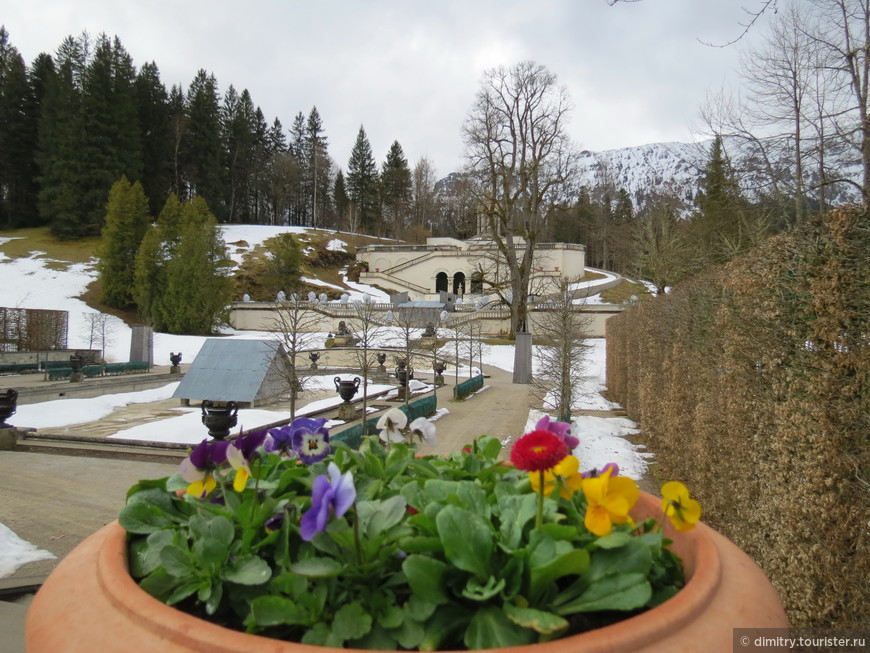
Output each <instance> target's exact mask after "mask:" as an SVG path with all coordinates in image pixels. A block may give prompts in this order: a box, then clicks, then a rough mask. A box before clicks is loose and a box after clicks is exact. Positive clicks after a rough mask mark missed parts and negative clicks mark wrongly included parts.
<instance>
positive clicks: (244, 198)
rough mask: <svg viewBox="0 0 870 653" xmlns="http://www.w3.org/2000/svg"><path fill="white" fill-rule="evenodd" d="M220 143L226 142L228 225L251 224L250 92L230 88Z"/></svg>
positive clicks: (252, 123) (252, 142)
mask: <svg viewBox="0 0 870 653" xmlns="http://www.w3.org/2000/svg"><path fill="white" fill-rule="evenodd" d="M220 115H221V141H222V143H223V150H224V152H223V158H224V175H225V179H226V180H227V183H226V185H225V187H224V193H223V205H224V207H225V213H226V219H227V221H229V222H249V221H250V203H249V192H250V188H249V187H250V178H251V171H252V167H253V160H254V147H255V141H256V133H255V131H254V130H255V127H256V125H255V120H256V115H255V109H254V104H253V102H252V101H251V96H250V94H249V93H248V91H247V89H245V90H244V91H242V93H241V95H239V94H238V92H237V91H236V89H235V88H234V87H233V86H232V85H230V87H229V88H228V89H227V92H226V94H225V95H224V101H223V105H222V106H221V114H220Z"/></svg>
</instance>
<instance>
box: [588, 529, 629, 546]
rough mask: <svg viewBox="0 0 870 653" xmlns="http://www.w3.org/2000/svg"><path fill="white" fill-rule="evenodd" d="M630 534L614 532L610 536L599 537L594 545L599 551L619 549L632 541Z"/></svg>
mask: <svg viewBox="0 0 870 653" xmlns="http://www.w3.org/2000/svg"><path fill="white" fill-rule="evenodd" d="M632 539H633V538H632V536H631V534H630V533H626V532H625V531H614V532H612V533H611V534H610V535H605V536H604V537H599V538H598V539H597V540H595V542H594V544H595V546H596V547H598V548H599V549H618V548H620V547H623V546H625V545H626V544H628V543H629V542H631V541H632Z"/></svg>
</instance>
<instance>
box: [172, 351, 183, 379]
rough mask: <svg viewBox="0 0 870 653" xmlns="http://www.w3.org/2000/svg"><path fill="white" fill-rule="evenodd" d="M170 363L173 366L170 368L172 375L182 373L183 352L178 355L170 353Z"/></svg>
mask: <svg viewBox="0 0 870 653" xmlns="http://www.w3.org/2000/svg"><path fill="white" fill-rule="evenodd" d="M169 362H170V363H171V364H172V366H171V367H170V368H169V373H170V374H179V373H180V372H181V352H178V353H177V354H176V353H174V352H169Z"/></svg>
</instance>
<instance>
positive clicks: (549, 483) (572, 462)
mask: <svg viewBox="0 0 870 653" xmlns="http://www.w3.org/2000/svg"><path fill="white" fill-rule="evenodd" d="M543 476H544V478H543V484H544V490H543V491H544V496H548V497H549V496H553V493H554V492H555V491H556V488H559V494H560V495H561V496H562V498H564V499H570V498H571V495H572V494H574V493H575V492H576V491H578V490H579V489H580V488H581V487H582V485H583V477H582V476H581V475H580V461H579V460H577V458H575V457H574V456H565V457H564V458H563V459H562V460H561V461H560V462H559V464H558V465H556V466H555V467H553V469H548V470H546V471H545V472H544V474H543ZM529 481H531V484H532V490H534V491H535V492H540V491H541V482H542V479H541V474H536V473H530V474H529Z"/></svg>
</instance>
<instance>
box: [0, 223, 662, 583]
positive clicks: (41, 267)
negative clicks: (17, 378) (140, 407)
mask: <svg viewBox="0 0 870 653" xmlns="http://www.w3.org/2000/svg"><path fill="white" fill-rule="evenodd" d="M223 229H224V240H225V241H226V242H227V243H233V242H239V241H242V240H244V241H246V242H247V243H248V244H249V246H251V247H253V246H254V245H256V244H258V243H261V242H263V241H264V240H266V239H267V238H271V237H272V236H274V235H276V234H278V233H286V232H288V231H291V232H293V231H296V232H298V231H306V229H304V228H301V227H300V228H294V227H267V226H262V225H232V226H224V227H223ZM230 249H231V250H233V249H235V250H241V249H242V248H239V247H233V246H232V245H230ZM237 253H238V252H237ZM239 260H240V259H239ZM47 263H50V261H49V259H48V258H46V257H45V256H44V254H40V253H34V254H33V255H31V256H30V257H28V258H18V259H9V258H0V278H3V279H14V280H15V283H6V284H0V306H7V307H20V308H41V309H56V310H65V311H68V312H69V346H70V348H84V347H86V346H87V341H86V339H85V331H84V325H85V320H84V314H85V313H90V312H93V309H91V308H90V307H88V306H87V305H86V304H85V303H84V302H82V301H81V300H79V299H76V297H78V296H79V295H81V294H82V293H83V292H84V290H85V289H86V287H87V285H88V284H89V283H90V282H91V281H92V280H93V279H94V278H95V276H96V271H95V266H94V263H93V262H91V263H88V264H74V265H70V266H68V268H67V269H66V270H65V271H58V270H51V269H49V268H48V267H46V264H47ZM598 282H599V283H602V282H603V280H598ZM345 283H346V284H347V286H348V288H351V290H350V291H349V292H348V294H349V295H350V299H351V301H359V300H364V299H365V297H366V296H369V297H371V299H372V300H373V301H376V302H381V301H388V299H389V298H388V297H387V295H386V293H383V292H381V291H379V290H377V289H375V288H372V287H370V286H366V285H364V284H357V283H353V282H348V281H346V280H345ZM111 320H112V324H113V326H114V333H113V335H112V337H111V341H110V343H109V346H108V347H107V351H106V359H107V360H108V361H126V360H128V358H129V351H130V328H129V327H127V326H126V325H125V324H124V323H123V322H122V321H121V320H118V319H116V318H114V317H112V318H111ZM223 335H225V336H226V337H231V338H239V339H257V338H270V337H272V336H271V334H269V333H267V332H259V331H233V330H227V331H226V332H225V333H224V334H223ZM321 336H322V337H323V338H324V339H325V337H326V334H318V337H321ZM412 337H415V336H412ZM399 339H402V335H401V329H399V328H397V327H392V328H390V327H388V328H382V329H380V330H379V332H378V341H379V342H380V343H381V344H383V345H395V344H396V342H397V341H398V340H399ZM204 342H205V338H203V337H199V336H176V335H169V334H165V333H155V334H154V359H155V361H156V362H157V363H158V364H168V362H169V354H170V352H178V351H180V352H182V353H183V355H184V359H183V360H184V362H186V363H188V362H191V361H193V359H194V358H196V354H197V353H198V352H199V350H200V348H201V347H202V345H203V343H204ZM587 342H588V344H590V345H591V348H590V350H589V353H588V357H587V358H588V363H587V366H586V369H584V371H583V377H582V378H583V381H582V383H581V384H580V385H581V387H582V392H581V393H579V396H578V400H577V401H576V402H575V405H574V407H573V408H574V410H609V409H611V408H613V407H614V406H615V405H614V404H612V403H610V402H608V401H607V400H606V399H604V397H602V396H601V394H600V391H601V389H602V388H604V387H605V383H606V379H605V365H604V361H605V353H606V343H605V341H604V340H603V339H590V340H589V341H587ZM484 349H485V352H484V354H483V363H484V364H487V365H492V366H494V367H499V368H501V369H504V370H508V371H512V370H513V358H514V348H513V346H511V345H493V346H489V347H485V348H484ZM444 353H446V354H448V355H452V353H453V348H452V347H450V346H449V345H448V346H447V348H446V351H445V352H444ZM474 362H477V358H476V357H475V361H474ZM471 371H472V373H474V372H476V371H477V369H476V368H473V369H472V370H471ZM451 372H453V373H454V374H455V371H454V370H453V369H451V370H449V371H448V372H447V374H448V375H449V374H450V373H451ZM468 374H469V370H468V368H467V367H466V366H464V365H461V366H460V368H459V375H460V377H467V376H468ZM334 377H335V374H331V375H326V376H324V377H322V379H321V380H319V381H316V382H315V383H319V384H321V385H322V386H323V387H324V388H325V389H328V390H332V389H334V384H333V381H332V380H333V379H334ZM176 385H177V384H174V383H173V384H168V385H166V386H164V387H162V388H156V389H153V390H146V391H142V392H134V393H123V394H120V393H119V394H114V395H105V396H103V397H96V398H93V399H58V400H55V401H52V402H45V403H42V404H29V405H21V406H19V407H18V412H17V413H16V414H15V417H14V422H15V423H18V424H22V425H27V426H33V427H35V428H43V429H45V428H55V427H61V426H68V425H72V424H80V423H85V422H89V421H93V420H94V419H95V418H96V419H99V418H101V417H103V416H105V415H107V414H109V413H110V412H111V411H112V410H114V409H115V408H116V407H120V406H125V405H127V404H129V403H148V402H153V401H160V400H163V399H168V398H169V397H171V396H172V393H173V392H174V390H175V387H176ZM318 387H320V386H318ZM387 387H389V386H377V385H376V386H371V391H372V392H376V391H377V390H378V389H379V388H382V389H385V388H387ZM338 402H340V399H339V398H337V397H334V398H327V399H324V400H319V401H315V402H312V403H309V404H308V405H307V406H305V407H302V408H301V409H300V411H297V412H300V414H304V412H305V411H306V410H307V411H312V410H320V409H322V408H327V407H330V406H331V405H334V404H337V403H338ZM49 404H50V406H49ZM177 412H178V415H177V416H174V417H171V418H168V419H164V420H158V421H155V422H153V423H151V424H147V425H142V426H141V427H138V426H137V427H134V428H130V429H125V430H123V431H120V432H118V433H116V434H115V435H114V436H113V437H118V438H125V439H141V440H159V439H163V440H168V441H172V442H184V443H189V444H195V443H196V442H199V441H200V440H201V438H202V432H203V427H202V424H201V416H200V412H199V410H198V409H195V408H181V407H179V408H178V409H177ZM541 414H543V413H540V412H534V411H533V412H532V413H530V417H529V423H530V427H531V426H534V422H536V421H537V418H539V417H540V415H541ZM535 415H537V418H535ZM286 417H289V413H287V414H286ZM280 419H282V413H280V412H275V411H258V410H256V409H252V410H246V411H244V413H243V415H242V421H243V422H244V423H243V424H240V426H241V427H242V428H244V429H245V430H250V429H253V428H257V427H258V426H260V425H263V424H267V423H271V422H275V421H278V420H280ZM634 428H635V424H634V423H633V422H630V421H629V420H627V419H623V418H609V417H607V418H604V417H589V416H578V417H576V418H575V419H574V427H573V429H572V433H574V434H575V435H576V436H577V437H579V438H580V440H581V444H580V447H579V448H578V449H577V452H576V453H578V455H579V457H580V460H581V464H582V466H583V469H584V470H585V469H590V468H592V467H601V466H603V465H604V464H606V463H607V462H616V463H618V464H619V466H620V469H621V470H622V472H623V473H625V474H626V475H628V476H632V477H634V478H639V477H640V476H642V475H643V473H644V471H645V469H646V462H645V460H646V458H648V457H650V454H647V453H644V452H642V451H640V450H639V448H638V447H637V446H635V445H632V444H631V443H630V442H629V441H628V440H626V439H625V436H626V435H630V434H631V433H632V432H633V431H634ZM10 534H11V535H10ZM13 538H14V539H13ZM17 539H18V538H17V536H15V534H14V533H12V532H11V531H9V529H7V528H6V527H5V526H3V525H2V524H0V552H2V553H0V577H2V576H3V574H4V573H6V574H7V575H8V574H11V573H12V572H13V571H14V570H15V569H16V568H17V567H18V566H20V565H21V564H24V563H25V562H29V561H30V560H36V559H42V558H28V557H27V556H35V555H40V556H43V557H45V556H50V555H51V554H49V553H47V552H44V551H39V550H38V549H36V548H35V547H32V545H28V544H27V543H26V542H25V543H24V545H25V548H24V549H22V550H21V551H23V553H20V552H19V548H17V546H18V545H14V540H17ZM19 541H20V540H19ZM27 547H31V548H30V549H28V548H27ZM4 565H6V566H5V567H4ZM7 570H11V571H7Z"/></svg>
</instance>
